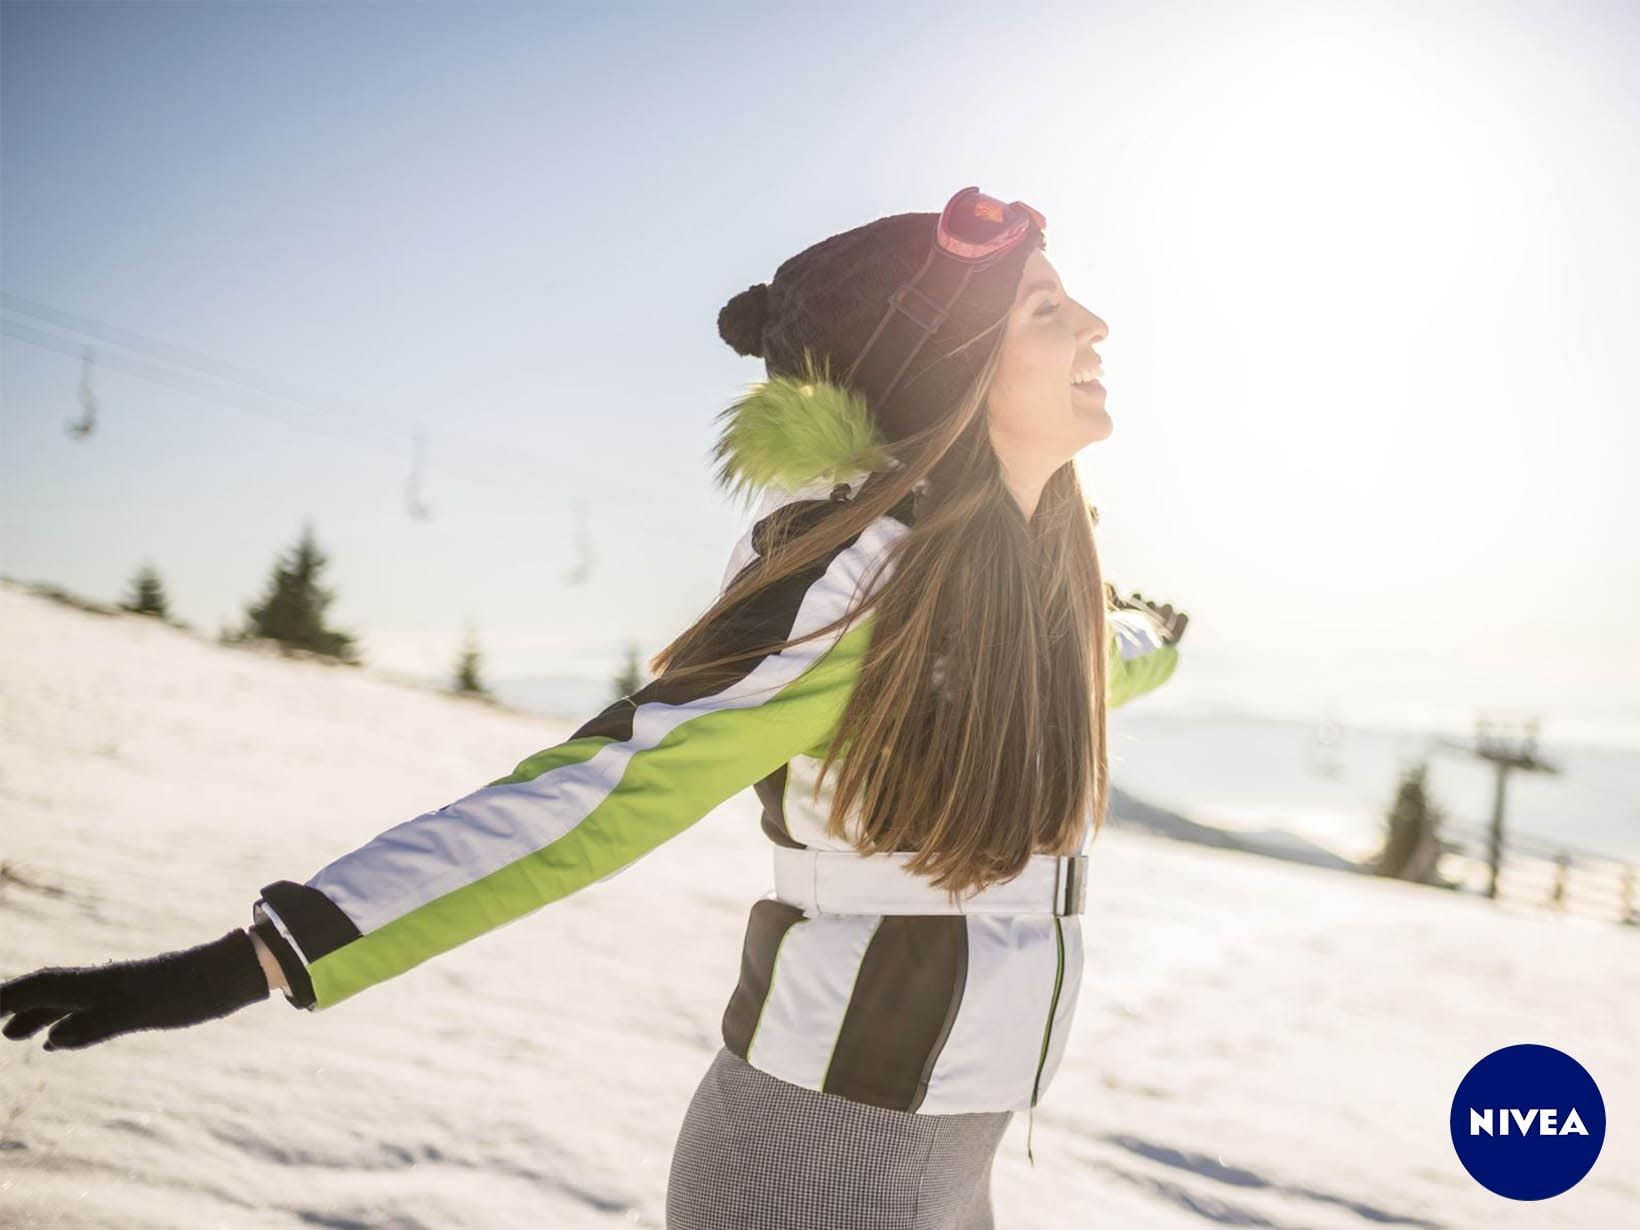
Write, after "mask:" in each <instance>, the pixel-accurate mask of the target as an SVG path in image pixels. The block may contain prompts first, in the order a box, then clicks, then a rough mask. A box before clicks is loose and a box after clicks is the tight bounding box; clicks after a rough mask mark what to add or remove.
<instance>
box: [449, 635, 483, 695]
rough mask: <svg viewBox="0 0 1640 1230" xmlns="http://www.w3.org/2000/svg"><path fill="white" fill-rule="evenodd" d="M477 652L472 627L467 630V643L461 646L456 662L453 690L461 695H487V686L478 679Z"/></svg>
mask: <svg viewBox="0 0 1640 1230" xmlns="http://www.w3.org/2000/svg"><path fill="white" fill-rule="evenodd" d="M478 664H479V652H478V642H477V641H476V640H475V639H474V637H473V632H472V629H471V628H469V629H468V630H467V644H466V645H465V646H464V647H463V648H462V651H461V657H460V658H459V659H458V660H457V662H456V682H455V691H456V692H457V693H460V694H463V695H474V696H483V697H488V696H489V695H490V690H489V688H487V687H485V686H484V683H483V682H482V681H481V680H480V679H479V675H478Z"/></svg>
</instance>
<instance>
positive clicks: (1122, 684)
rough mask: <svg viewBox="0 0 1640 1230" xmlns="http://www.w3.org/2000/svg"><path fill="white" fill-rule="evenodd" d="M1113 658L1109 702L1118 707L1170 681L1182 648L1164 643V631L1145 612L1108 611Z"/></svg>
mask: <svg viewBox="0 0 1640 1230" xmlns="http://www.w3.org/2000/svg"><path fill="white" fill-rule="evenodd" d="M1105 625H1106V627H1107V628H1108V630H1109V633H1110V659H1109V667H1108V675H1107V678H1106V680H1105V704H1106V706H1107V707H1108V708H1111V709H1114V708H1116V707H1118V706H1119V705H1125V704H1127V703H1128V701H1130V700H1132V699H1133V698H1134V697H1136V696H1143V695H1144V694H1145V693H1146V692H1149V691H1152V690H1153V689H1155V688H1159V687H1161V686H1162V684H1164V683H1166V682H1167V680H1168V678H1169V677H1170V676H1171V675H1172V674H1173V670H1174V668H1175V667H1176V666H1178V664H1179V647H1178V646H1177V645H1166V644H1163V643H1162V631H1161V629H1160V628H1158V627H1157V626H1156V621H1155V620H1154V619H1152V618H1151V617H1150V616H1148V615H1146V614H1145V613H1144V612H1143V611H1139V610H1133V609H1129V608H1121V609H1117V610H1107V611H1106V612H1105Z"/></svg>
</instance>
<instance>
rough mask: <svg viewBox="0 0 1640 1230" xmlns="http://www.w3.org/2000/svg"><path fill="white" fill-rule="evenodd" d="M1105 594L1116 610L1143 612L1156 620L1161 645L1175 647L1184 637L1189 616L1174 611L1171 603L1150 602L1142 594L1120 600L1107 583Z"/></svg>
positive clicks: (1113, 587)
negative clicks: (1159, 626)
mask: <svg viewBox="0 0 1640 1230" xmlns="http://www.w3.org/2000/svg"><path fill="white" fill-rule="evenodd" d="M1105 592H1106V594H1107V595H1108V596H1109V598H1110V605H1111V606H1112V607H1115V608H1117V609H1118V610H1130V611H1144V612H1145V613H1146V614H1147V615H1149V616H1151V617H1152V618H1153V619H1155V620H1156V622H1157V623H1158V624H1160V625H1161V628H1162V644H1164V645H1177V644H1178V643H1179V639H1180V638H1181V637H1183V636H1184V630H1185V627H1186V626H1187V625H1188V624H1189V623H1190V616H1188V615H1186V614H1185V613H1184V612H1183V611H1175V610H1174V609H1173V605H1172V603H1168V602H1161V603H1158V602H1152V601H1150V600H1149V599H1147V598H1146V597H1145V596H1144V595H1143V594H1137V593H1136V594H1134V595H1133V596H1132V597H1131V598H1128V599H1122V598H1118V597H1117V596H1116V588H1115V586H1113V585H1110V584H1109V583H1108V582H1107V583H1106V585H1105Z"/></svg>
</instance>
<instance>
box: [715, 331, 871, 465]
mask: <svg viewBox="0 0 1640 1230" xmlns="http://www.w3.org/2000/svg"><path fill="white" fill-rule="evenodd" d="M803 369H804V373H805V374H804V377H803V378H802V379H798V378H794V377H790V376H772V377H770V378H769V379H768V380H765V381H762V382H761V383H758V384H754V385H751V386H749V387H748V389H747V391H746V394H745V395H744V396H743V397H741V398H740V400H738V401H736V402H735V403H734V404H733V405H731V406H729V407H727V408H726V409H724V410H723V411H721V412H720V413H719V415H718V418H719V419H721V420H723V421H724V424H723V427H722V430H721V432H720V434H719V436H718V440H717V444H716V445H715V446H714V447H713V449H712V456H713V459H714V460H716V461H717V462H718V463H719V465H718V469H717V473H716V475H715V478H716V480H717V482H718V484H719V486H721V487H723V488H724V489H725V490H727V491H729V492H730V493H731V494H732V495H750V493H751V492H752V491H754V490H756V489H757V488H761V487H787V488H793V487H801V486H805V485H807V484H809V483H813V482H818V481H820V480H821V479H825V480H826V481H828V482H830V481H841V480H842V479H844V478H846V477H849V476H851V475H855V474H858V473H859V472H860V471H862V470H887V469H890V468H891V467H892V466H893V464H894V457H893V454H892V453H890V452H889V450H888V448H887V447H886V446H885V445H884V443H883V441H882V438H881V437H880V436H879V435H878V434H877V429H876V427H875V425H874V424H873V423H872V421H871V414H870V411H869V410H868V408H867V405H866V401H865V399H864V398H863V397H861V396H860V395H859V394H858V393H856V392H854V391H853V390H852V389H848V388H846V387H844V386H843V385H841V384H837V383H834V382H833V381H832V379H831V371H830V365H829V363H828V364H825V365H822V366H819V367H817V366H816V364H815V362H814V359H813V356H812V355H810V354H809V353H807V352H805V353H804V356H803Z"/></svg>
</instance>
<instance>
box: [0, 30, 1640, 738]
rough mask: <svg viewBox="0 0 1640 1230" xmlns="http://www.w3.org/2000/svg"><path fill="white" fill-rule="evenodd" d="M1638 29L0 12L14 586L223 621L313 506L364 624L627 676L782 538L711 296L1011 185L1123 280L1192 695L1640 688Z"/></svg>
mask: <svg viewBox="0 0 1640 1230" xmlns="http://www.w3.org/2000/svg"><path fill="white" fill-rule="evenodd" d="M1636 62H1640V10H1636V9H1635V8H1634V7H1633V6H1632V5H1623V4H1620V3H1611V4H1597V3H1571V4H1558V5H1554V6H1549V5H1541V4H1528V3H1508V2H1503V3H1499V2H1488V3H1485V4H1480V3H1467V2H1464V0H1454V2H1451V3H1443V4H1438V5H1427V4H1398V5H1391V4H1384V3H1373V4H1365V3H1363V4H1330V3H1303V4H1300V3H1286V4H1272V3H1256V4H1255V3H1214V4H1201V3H1194V4H1185V3H1173V2H1166V0H1164V2H1160V3H1157V2H1148V3H1143V4H1139V3H1128V4H1089V3H1082V4H1030V5H1025V6H1018V7H1015V8H1011V9H1008V10H1006V11H1004V10H999V9H997V8H995V7H994V6H985V5H980V4H968V3H955V2H952V0H946V2H943V3H938V4H928V3H914V4H898V3H897V4H895V5H892V6H879V5H870V4H828V5H826V6H825V7H824V9H823V10H822V9H817V8H815V7H814V6H810V5H804V4H797V3H792V4H777V3H768V4H757V5H751V4H691V5H688V6H684V5H667V4H662V5H638V4H607V5H591V4H587V5H557V4H546V3H541V4H521V5H514V4H491V3H420V4H403V5H401V4H394V3H372V4H343V3H311V4H262V3H237V4H226V3H212V4H188V3H165V4H143V3H121V4H81V3H49V4H33V3H6V4H4V5H3V7H0V309H3V311H0V363H3V369H0V573H3V574H4V575H7V576H10V577H13V578H15V579H19V580H27V581H37V582H45V583H51V584H57V585H62V586H64V587H66V588H68V589H71V590H74V591H76V592H78V593H82V594H85V595H87V596H90V597H93V598H97V599H99V600H103V601H114V600H117V599H118V598H120V597H122V596H124V594H125V593H126V592H127V591H128V589H129V586H130V581H131V578H132V576H133V574H134V573H135V572H136V570H137V569H138V568H139V567H140V566H141V565H142V564H143V563H144V562H151V563H153V564H154V565H155V566H156V567H157V568H158V569H159V571H160V573H161V575H162V578H163V580H164V582H165V585H166V588H167V591H168V593H169V596H170V599H171V603H172V607H173V610H174V612H175V613H176V614H177V615H178V616H180V617H181V618H183V619H186V620H188V621H190V622H192V623H194V624H195V625H197V626H199V627H200V628H201V629H202V630H204V631H206V632H210V633H213V634H214V632H215V631H216V630H217V629H218V628H219V627H220V626H222V625H224V624H230V623H237V622H238V621H239V620H240V619H241V618H242V615H243V610H244V607H245V606H246V604H248V603H250V602H253V601H254V600H256V598H258V597H259V596H260V594H261V592H262V588H263V586H264V584H265V582H266V578H267V576H268V573H269V570H270V567H271V565H272V563H273V560H274V558H275V557H276V556H277V554H278V553H279V552H281V551H283V550H286V549H288V548H289V547H290V546H291V545H292V544H293V543H294V542H295V541H296V539H297V538H298V537H299V535H300V533H301V530H302V527H303V525H304V524H306V523H310V522H311V523H312V525H313V526H314V529H315V533H316V537H317V539H318V541H319V544H320V546H321V548H322V549H323V550H324V551H325V553H326V554H327V555H328V557H329V558H330V561H331V562H330V565H329V567H328V568H327V570H326V574H325V579H326V581H327V582H328V583H329V584H330V585H332V586H333V587H334V588H335V589H336V591H337V599H336V601H335V603H334V605H333V606H332V608H331V611H330V616H329V618H330V622H331V623H333V624H334V625H335V626H337V627H340V628H343V629H344V630H350V631H353V632H355V633H356V634H357V635H358V637H359V642H360V646H361V650H362V652H363V654H364V657H365V659H366V661H367V662H368V663H369V664H371V665H374V666H380V667H383V668H385V669H391V670H395V671H400V672H405V673H410V674H421V675H428V676H441V675H442V676H447V675H448V673H449V671H450V670H451V668H452V667H453V665H454V662H455V659H456V656H457V654H458V652H459V649H460V646H461V642H462V640H463V639H464V637H465V635H466V634H467V632H468V630H469V629H470V630H471V631H472V632H473V633H474V634H475V635H476V637H477V639H478V643H479V645H480V647H481V649H482V651H483V653H484V667H485V670H486V673H487V674H489V675H490V676H492V677H509V676H524V675H542V674H549V675H550V674H567V675H577V674H579V675H586V676H591V677H600V678H602V677H606V676H607V675H609V674H610V673H612V672H614V671H615V670H616V669H618V667H619V665H620V663H621V661H622V659H623V657H624V654H625V651H626V648H627V646H628V645H629V644H635V645H637V646H638V647H639V650H640V652H641V653H642V654H643V655H644V656H645V657H647V656H648V655H650V654H653V653H655V652H657V651H658V650H659V649H660V648H661V647H662V646H664V645H665V644H666V643H667V642H668V641H669V640H670V639H671V638H672V637H673V636H675V635H676V634H677V633H678V632H680V631H682V629H683V628H684V627H686V626H687V625H688V623H689V622H691V621H692V620H693V619H694V618H695V617H696V616H697V615H698V614H699V613H700V612H701V611H703V610H704V609H705V607H706V606H707V605H709V603H710V601H711V599H712V598H713V597H714V596H715V593H716V588H717V585H718V583H719V582H720V580H721V576H722V571H723V567H724V564H725V562H726V560H727V558H728V553H729V550H730V548H731V547H732V545H733V543H734V540H735V539H736V538H737V537H738V535H739V534H740V532H741V531H742V529H743V526H744V522H745V519H746V510H745V509H744V508H743V507H742V506H740V505H738V504H736V503H735V502H734V501H732V500H731V499H730V498H729V497H728V496H726V495H724V494H723V493H721V492H720V491H719V490H718V489H717V488H716V487H715V486H714V485H713V482H712V480H711V462H710V448H711V445H712V443H713V440H714V433H715V427H714V418H715V415H716V414H717V413H718V412H719V411H720V410H721V409H722V408H723V407H725V406H727V405H728V404H730V403H731V402H732V401H733V400H734V399H735V398H736V397H737V396H738V395H739V394H740V393H741V392H742V391H743V389H744V388H745V387H746V386H747V385H749V384H751V383H753V382H755V381H757V380H760V379H762V378H763V375H764V373H763V369H762V365H761V363H760V362H759V361H758V360H755V359H748V358H743V357H741V356H739V355H737V354H735V353H734V352H733V351H732V350H731V349H730V348H729V347H728V346H727V345H726V344H725V343H724V342H723V341H722V340H721V339H720V338H719V337H718V335H717V330H716V317H717V312H718V310H719V308H720V307H721V306H722V305H723V303H724V302H726V301H727V300H728V299H729V298H730V297H732V296H733V295H735V294H736V293H738V292H739V291H741V290H742V289H744V288H745V287H747V286H749V285H751V284H753V283H755V282H760V281H767V280H768V279H769V278H770V277H772V275H773V273H774V270H775V268H776V267H777V266H778V265H779V264H780V262H781V261H783V260H785V259H786V258H787V257H789V256H791V255H794V254H795V253H797V252H799V251H801V250H802V249H804V248H806V247H808V246H809V245H810V244H813V243H816V242H818V241H819V240H821V239H824V238H825V237H826V236H828V235H831V234H834V233H836V232H839V231H843V230H847V229H850V228H852V227H854V226H857V225H860V224H861V223H864V222H867V221H870V220H872V219H873V218H876V217H881V216H884V215H887V214H892V213H900V212H905V211H908V210H927V211H935V210H938V209H939V208H941V206H943V204H944V202H945V200H946V199H947V198H948V197H949V196H950V195H951V194H952V193H953V192H955V191H956V190H957V189H959V188H962V187H965V186H967V185H970V184H972V185H977V186H979V187H981V188H982V189H983V190H984V191H986V192H988V193H991V194H993V195H997V196H1000V197H1002V198H1003V199H1005V200H1011V199H1022V200H1025V201H1027V202H1029V203H1030V204H1032V205H1033V206H1034V207H1035V208H1037V209H1039V210H1040V211H1042V212H1043V213H1044V214H1045V215H1046V216H1047V219H1048V227H1047V237H1048V246H1047V250H1046V255H1047V256H1048V258H1049V260H1050V261H1051V262H1052V263H1053V264H1054V266H1055V268H1056V269H1057V270H1058V272H1059V274H1060V276H1061V278H1062V280H1063V282H1064V284H1065V286H1066V288H1067V289H1068V290H1069V291H1070V292H1071V294H1073V295H1074V296H1075V297H1076V298H1077V299H1079V300H1080V301H1081V302H1083V303H1084V304H1086V305H1087V306H1088V307H1090V308H1091V309H1092V310H1094V311H1095V312H1097V313H1098V314H1099V315H1100V316H1101V317H1102V318H1104V319H1105V321H1106V322H1107V323H1108V324H1109V327H1110V335H1109V337H1108V338H1107V339H1106V340H1105V341H1104V342H1103V343H1101V344H1100V345H1099V347H1098V349H1099V351H1100V352H1101V354H1102V355H1103V356H1104V360H1105V367H1106V376H1105V378H1104V383H1105V385H1106V387H1107V389H1108V397H1107V408H1108V410H1109V412H1110V415H1111V418H1112V420H1113V422H1114V425H1115V426H1114V430H1113V432H1112V434H1111V436H1110V437H1109V438H1108V439H1107V440H1104V441H1101V442H1099V443H1097V444H1094V445H1091V446H1089V447H1088V448H1087V449H1085V450H1084V451H1083V452H1082V453H1081V454H1079V456H1078V458H1077V464H1078V466H1079V469H1080V471H1081V474H1082V478H1083V482H1084V485H1085V487H1086V488H1087V491H1088V493H1089V497H1090V499H1092V500H1093V502H1094V503H1095V504H1096V505H1097V506H1098V507H1099V509H1100V515H1101V520H1100V528H1099V542H1100V550H1101V560H1102V562H1103V567H1104V570H1105V575H1106V577H1107V578H1108V579H1110V580H1112V581H1113V582H1114V583H1115V584H1116V585H1117V586H1118V587H1120V588H1122V589H1123V590H1139V591H1142V592H1143V593H1145V594H1146V595H1148V596H1152V597H1157V598H1160V599H1163V600H1167V601H1170V602H1172V603H1173V604H1174V605H1175V606H1177V607H1179V608H1181V609H1184V610H1186V611H1188V612H1189V613H1190V615H1191V623H1190V629H1189V632H1188V633H1187V637H1186V641H1185V643H1184V645H1183V646H1182V649H1184V651H1185V657H1184V658H1183V665H1181V669H1180V672H1179V674H1178V675H1177V676H1176V680H1175V682H1174V683H1173V684H1172V685H1170V688H1169V689H1168V691H1169V692H1170V698H1169V699H1168V700H1167V702H1166V703H1172V704H1180V705H1191V704H1195V705H1203V704H1210V703H1211V704H1219V705H1225V704H1235V705H1242V706H1245V707H1247V708H1251V709H1258V708H1260V707H1261V706H1263V707H1276V708H1284V709H1287V710H1292V711H1298V712H1304V711H1309V710H1311V709H1315V710H1316V711H1319V709H1320V707H1322V706H1329V707H1331V708H1332V709H1333V711H1334V713H1335V714H1336V715H1342V716H1349V715H1352V714H1354V715H1361V714H1373V715H1381V716H1385V717H1386V719H1387V720H1394V716H1395V715H1396V714H1398V713H1399V714H1403V715H1404V714H1407V713H1411V712H1413V711H1416V712H1419V713H1425V712H1430V713H1435V712H1438V713H1439V714H1441V715H1444V716H1445V717H1446V718H1448V719H1453V720H1456V718H1458V717H1463V716H1466V715H1467V714H1469V713H1470V712H1471V711H1472V710H1473V709H1474V708H1475V706H1477V705H1487V706H1493V707H1495V708H1499V709H1508V710H1519V711H1521V712H1523V713H1524V712H1536V713H1539V714H1543V715H1546V716H1547V719H1548V720H1547V730H1548V733H1550V734H1553V733H1554V732H1555V730H1556V725H1555V724H1556V722H1557V721H1559V722H1561V723H1562V726H1561V729H1563V730H1564V729H1569V724H1580V725H1581V726H1582V727H1588V726H1590V725H1599V724H1602V723H1604V724H1606V725H1607V726H1608V727H1610V728H1615V727H1617V726H1620V725H1624V724H1626V727H1625V728H1626V729H1630V730H1633V731H1636V732H1640V699H1637V698H1640V638H1636V636H1635V634H1634V632H1633V627H1634V625H1635V623H1636V612H1637V611H1640V552H1637V551H1636V549H1635V547H1634V540H1635V534H1636V531H1637V530H1640V487H1637V485H1636V484H1635V483H1634V481H1633V470H1634V464H1635V460H1636V458H1637V457H1640V425H1637V423H1636V414H1635V411H1636V410H1637V409H1640V405H1637V401H1640V399H1637V398H1636V395H1635V392H1634V388H1633V372H1632V357H1633V355H1634V353H1635V348H1634V344H1633V340H1632V339H1633V338H1634V337H1635V336H1636V332H1637V330H1640V238H1637V236H1636V233H1635V231H1634V228H1633V225H1632V219H1633V217H1634V216H1635V215H1636V213H1637V212H1640V211H1637V206H1640V141H1636V140H1635V139H1634V137H1635V133H1636V131H1637V128H1640V78H1637V77H1636V75H1635V74H1634V72H1633V71H1632V70H1633V65H1634V64H1635V63H1636ZM87 346H90V347H92V349H93V357H92V359H91V360H90V362H89V363H88V362H87V360H86V357H85V349H86V347H87ZM87 381H89V387H90V389H91V391H92V393H91V395H92V396H93V397H94V399H95V404H96V425H95V428H94V430H93V431H92V432H91V433H90V434H89V435H85V436H83V437H77V436H75V435H73V434H71V433H70V432H69V431H68V430H67V429H66V428H67V425H68V424H69V423H70V422H72V421H74V420H76V419H79V418H81V417H82V415H83V414H84V413H85V411H84V409H83V405H82V389H83V388H84V387H85V386H86V383H87ZM418 439H419V440H420V441H421V446H420V447H421V449H422V453H421V461H420V464H419V477H417V478H416V480H415V488H414V494H413V496H412V494H411V490H410V489H411V484H412V476H413V471H415V470H417V468H418V466H417V462H416V457H417V447H418V443H417V442H418ZM412 498H414V499H415V500H418V501H420V502H421V503H422V504H424V505H425V506H427V507H429V508H430V510H431V515H430V516H429V517H427V518H418V517H415V516H413V515H412V514H411V511H410V507H409V504H410V501H411V499H412ZM583 523H584V525H585V536H586V540H587V542H588V543H589V544H590V548H589V552H588V556H589V558H590V563H591V573H590V576H589V577H588V579H587V580H586V581H585V583H575V582H574V580H573V575H572V574H573V572H574V570H575V569H576V568H577V565H578V564H579V563H580V562H581V561H582V558H583V556H582V548H581V546H580V545H579V542H580V537H581V536H580V534H579V533H578V527H579V526H580V525H582V524H583ZM1636 738H1637V740H1640V735H1637V736H1636Z"/></svg>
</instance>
